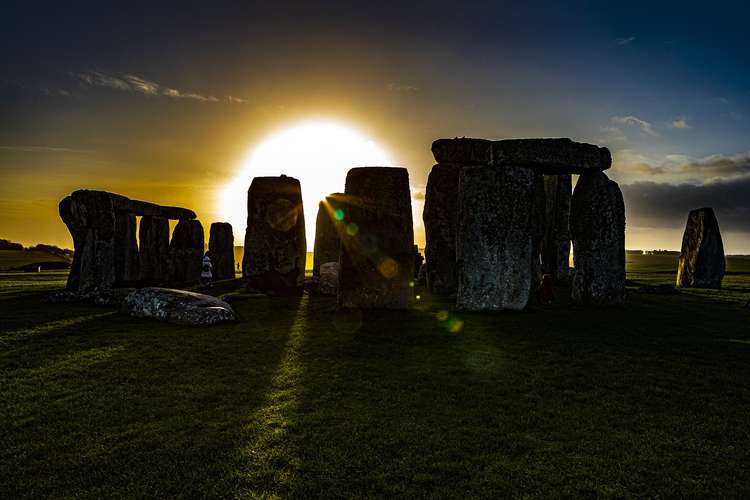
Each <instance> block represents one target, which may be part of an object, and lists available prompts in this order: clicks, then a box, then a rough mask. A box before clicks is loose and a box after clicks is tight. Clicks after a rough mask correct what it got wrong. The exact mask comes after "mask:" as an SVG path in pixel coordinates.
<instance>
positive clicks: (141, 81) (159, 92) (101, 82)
mask: <svg viewBox="0 0 750 500" xmlns="http://www.w3.org/2000/svg"><path fill="white" fill-rule="evenodd" d="M70 75H71V76H73V77H74V78H76V79H77V80H78V81H80V82H81V83H83V84H85V85H88V86H92V87H105V88H110V89H114V90H120V91H124V92H135V93H139V94H143V95H146V96H161V97H169V98H171V99H190V100H194V101H201V102H219V98H217V97H215V96H212V95H204V94H200V93H198V92H192V91H185V90H178V89H175V88H171V87H166V86H164V85H161V84H159V83H157V82H154V81H152V80H147V79H145V78H143V77H141V76H138V75H133V74H126V75H120V76H115V75H108V74H105V73H100V72H98V71H88V72H84V73H70ZM225 101H226V102H228V103H230V104H242V103H246V102H247V100H246V99H242V98H240V97H235V96H228V97H227V98H226V99H225Z"/></svg>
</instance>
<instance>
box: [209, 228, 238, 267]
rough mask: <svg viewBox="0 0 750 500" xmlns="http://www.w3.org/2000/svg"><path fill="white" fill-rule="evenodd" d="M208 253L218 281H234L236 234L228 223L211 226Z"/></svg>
mask: <svg viewBox="0 0 750 500" xmlns="http://www.w3.org/2000/svg"><path fill="white" fill-rule="evenodd" d="M208 251H209V254H210V255H209V256H210V257H211V265H212V266H213V278H214V279H216V280H228V279H234V234H233V233H232V225H231V224H230V223H228V222H214V223H213V224H211V229H210V230H209V238H208Z"/></svg>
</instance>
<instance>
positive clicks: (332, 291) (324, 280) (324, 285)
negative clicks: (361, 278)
mask: <svg viewBox="0 0 750 500" xmlns="http://www.w3.org/2000/svg"><path fill="white" fill-rule="evenodd" d="M338 289H339V263H338V262H326V263H325V264H322V265H321V266H320V274H319V275H318V286H317V292H318V293H320V294H321V295H336V292H337V291H338Z"/></svg>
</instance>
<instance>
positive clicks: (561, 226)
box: [542, 174, 573, 283]
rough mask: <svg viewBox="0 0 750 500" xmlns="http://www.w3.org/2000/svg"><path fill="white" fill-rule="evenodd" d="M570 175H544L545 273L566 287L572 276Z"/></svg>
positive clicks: (543, 261) (543, 265)
mask: <svg viewBox="0 0 750 500" xmlns="http://www.w3.org/2000/svg"><path fill="white" fill-rule="evenodd" d="M572 186H573V185H572V181H571V176H570V174H563V175H545V176H544V190H545V199H546V210H545V212H546V213H545V230H544V242H543V248H542V272H544V274H549V275H550V276H552V279H553V280H554V281H556V282H558V283H567V282H568V276H569V273H570V225H569V219H570V199H571V196H572V192H573V187H572Z"/></svg>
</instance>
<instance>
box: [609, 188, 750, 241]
mask: <svg viewBox="0 0 750 500" xmlns="http://www.w3.org/2000/svg"><path fill="white" fill-rule="evenodd" d="M620 187H621V189H622V193H623V197H624V198H625V206H626V211H627V217H628V219H630V220H629V224H632V225H633V226H635V227H653V228H682V227H684V225H685V220H686V219H687V215H688V212H690V210H693V209H695V208H700V207H712V208H713V209H714V210H715V211H716V216H717V218H718V219H719V225H720V226H721V229H722V230H728V231H738V232H740V231H741V232H745V231H750V196H748V193H750V177H743V178H740V179H732V180H727V181H717V182H710V183H707V184H703V185H694V184H668V183H656V182H634V183H632V184H625V185H621V186H620Z"/></svg>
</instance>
